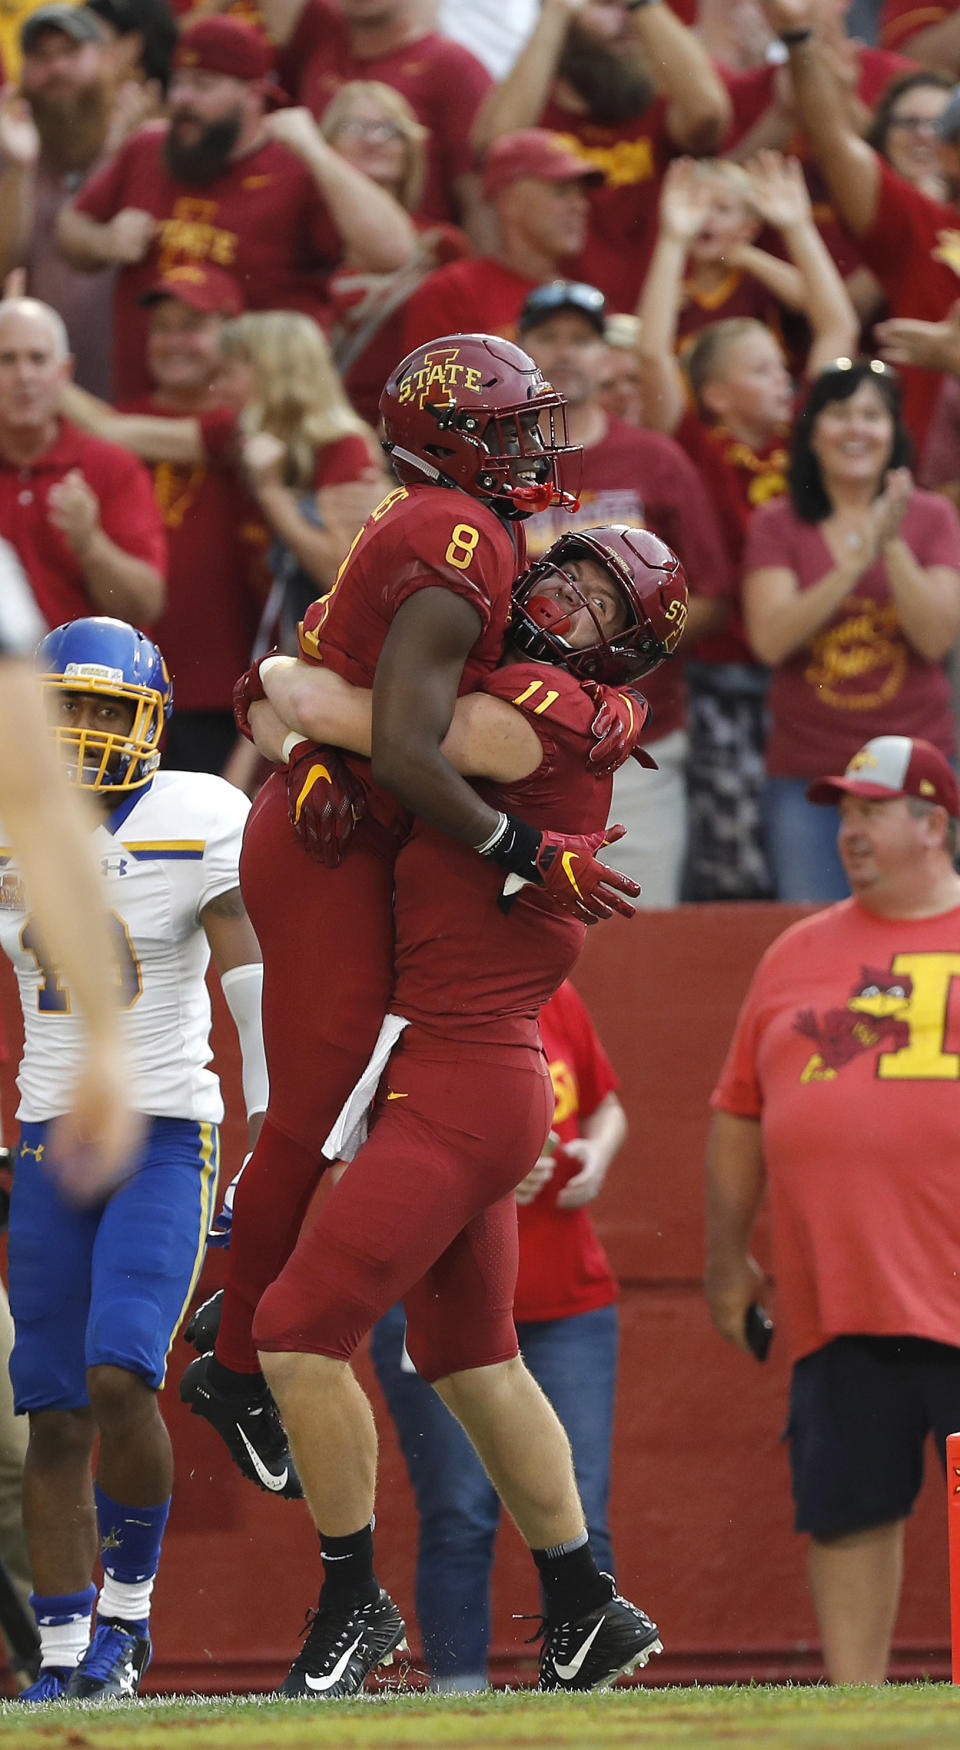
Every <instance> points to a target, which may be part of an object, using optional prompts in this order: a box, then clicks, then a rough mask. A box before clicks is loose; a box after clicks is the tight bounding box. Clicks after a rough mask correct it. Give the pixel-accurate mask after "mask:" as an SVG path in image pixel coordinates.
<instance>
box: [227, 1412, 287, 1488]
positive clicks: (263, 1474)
mask: <svg viewBox="0 0 960 1750" xmlns="http://www.w3.org/2000/svg"><path fill="white" fill-rule="evenodd" d="M236 1430H237V1433H238V1434H239V1436H240V1438H241V1440H242V1441H243V1444H244V1446H245V1447H246V1449H247V1451H248V1452H249V1454H250V1463H251V1464H252V1465H253V1468H254V1470H255V1471H256V1473H257V1476H258V1477H259V1478H260V1481H261V1482H262V1484H263V1486H264V1488H265V1489H269V1490H270V1491H271V1493H273V1494H278V1493H279V1491H280V1490H281V1489H285V1488H286V1486H287V1475H288V1471H287V1467H286V1465H284V1468H283V1470H282V1471H281V1473H280V1475H279V1476H278V1477H275V1476H274V1474H273V1472H272V1471H271V1470H268V1469H267V1467H266V1465H265V1464H264V1462H263V1459H262V1458H261V1457H260V1454H259V1452H258V1451H257V1449H256V1447H255V1446H251V1444H250V1442H249V1440H248V1439H247V1436H246V1435H245V1433H244V1432H243V1429H242V1428H241V1426H240V1424H239V1422H237V1423H236Z"/></svg>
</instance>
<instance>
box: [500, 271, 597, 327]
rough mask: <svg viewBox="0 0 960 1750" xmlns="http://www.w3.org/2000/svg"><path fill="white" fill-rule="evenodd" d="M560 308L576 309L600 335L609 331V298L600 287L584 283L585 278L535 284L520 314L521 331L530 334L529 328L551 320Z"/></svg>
mask: <svg viewBox="0 0 960 1750" xmlns="http://www.w3.org/2000/svg"><path fill="white" fill-rule="evenodd" d="M558 310H576V311H577V313H578V314H579V315H581V316H585V317H586V319H587V321H588V322H590V323H592V324H593V326H594V328H595V329H596V331H597V333H598V334H603V333H604V332H605V329H606V318H607V300H606V298H605V297H604V295H603V293H602V292H601V291H599V290H598V289H597V287H596V286H588V285H584V283H583V282H582V281H581V280H547V281H546V283H545V284H544V285H542V286H535V287H534V289H533V291H532V292H530V293H528V295H527V297H526V299H525V300H524V305H523V309H522V310H521V311H520V314H519V316H518V317H517V332H518V333H519V334H526V332H527V329H528V328H536V326H537V324H538V323H539V322H548V321H549V320H550V317H551V316H555V315H556V314H557V311H558Z"/></svg>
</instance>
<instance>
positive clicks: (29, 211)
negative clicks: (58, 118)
mask: <svg viewBox="0 0 960 1750" xmlns="http://www.w3.org/2000/svg"><path fill="white" fill-rule="evenodd" d="M39 156H40V136H39V134H38V133H37V129H36V124H35V122H34V120H33V116H32V115H31V114H30V107H29V104H28V103H27V101H26V99H25V98H23V97H20V96H18V94H17V92H16V91H11V90H10V89H9V87H8V89H7V90H6V91H4V93H3V95H2V96H0V162H2V165H3V168H2V170H0V280H4V279H6V277H7V274H8V273H9V272H10V270H11V268H14V267H19V266H20V264H21V263H22V261H23V259H24V255H25V253H26V249H27V245H28V243H29V240H30V232H31V230H32V227H33V207H34V200H35V194H36V175H37V159H38V158H39Z"/></svg>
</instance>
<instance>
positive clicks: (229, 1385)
mask: <svg viewBox="0 0 960 1750" xmlns="http://www.w3.org/2000/svg"><path fill="white" fill-rule="evenodd" d="M207 1378H208V1380H209V1381H210V1384H211V1385H212V1386H213V1389H214V1391H218V1392H220V1394H221V1396H223V1397H226V1398H259V1397H262V1396H263V1395H264V1393H265V1392H266V1389H267V1382H266V1380H265V1379H264V1377H263V1374H262V1373H260V1372H259V1371H258V1372H256V1373H234V1371H233V1368H232V1367H224V1365H223V1362H222V1361H218V1360H217V1358H216V1356H215V1355H211V1357H210V1365H209V1367H208V1368H207Z"/></svg>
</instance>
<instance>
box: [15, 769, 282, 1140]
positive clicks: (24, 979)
mask: <svg viewBox="0 0 960 1750" xmlns="http://www.w3.org/2000/svg"><path fill="white" fill-rule="evenodd" d="M129 801H130V802H132V806H131V807H130V808H129V812H126V813H124V808H125V807H126V804H122V805H121V808H120V809H119V810H117V811H115V813H114V816H113V817H112V818H113V828H112V831H111V829H110V827H108V826H107V825H98V826H97V828H96V831H95V833H94V845H95V847H96V850H97V854H98V856H99V859H100V867H101V869H102V871H103V876H104V882H105V889H106V903H107V906H108V909H109V912H110V917H111V920H112V924H113V929H114V932H115V940H116V952H117V978H118V980H119V984H120V991H121V1002H122V1003H123V1005H124V1017H123V1019H124V1025H125V1030H126V1036H127V1045H128V1049H129V1053H130V1064H131V1069H132V1072H133V1073H132V1081H131V1084H130V1103H131V1105H132V1106H133V1108H134V1110H135V1111H139V1112H145V1113H147V1114H148V1116H150V1117H158V1118H194V1119H198V1120H206V1121H208V1122H209V1123H212V1124H218V1123H219V1122H220V1120H221V1119H222V1117H223V1101H222V1099H221V1097H220V1084H219V1082H218V1080H217V1077H216V1076H215V1075H214V1073H213V1071H212V1070H211V1069H210V1068H208V1065H209V1063H210V1058H211V1055H212V1054H211V1051H210V997H209V994H208V991H207V986H206V979H205V974H206V970H207V966H208V964H209V960H210V949H209V945H208V943H207V938H206V934H205V932H204V930H203V927H202V925H201V923H200V913H201V912H202V910H203V908H204V906H205V905H207V903H208V902H209V901H210V900H211V899H216V898H217V896H218V894H222V893H227V892H229V890H230V889H231V888H233V887H237V886H238V885H239V880H240V875H239V861H240V844H241V840H242V838H243V828H244V823H245V821H246V818H247V815H248V813H249V811H250V804H249V802H248V801H247V798H246V797H245V796H244V795H243V794H242V793H241V791H239V790H237V789H235V787H234V786H233V785H232V784H228V783H226V782H225V780H224V779H223V778H215V777H212V776H211V775H209V774H208V773H206V772H163V771H161V772H158V773H157V775H156V777H155V778H154V780H153V783H152V784H151V785H150V787H149V788H148V789H146V790H141V791H136V792H134V793H133V795H132V796H131V797H130V798H129ZM0 841H2V842H0V947H2V949H3V951H4V953H5V954H6V955H7V957H8V958H9V959H10V960H11V961H12V962H13V966H14V969H15V971H16V974H17V980H18V983H19V986H20V1002H21V1005H22V1008H23V1020H24V1035H25V1038H24V1052H23V1059H22V1061H21V1064H20V1073H19V1075H18V1077H17V1086H18V1087H19V1089H20V1105H19V1107H18V1110H17V1117H18V1118H22V1119H24V1120H25V1121H26V1122H28V1123H35V1122H40V1121H42V1120H43V1119H46V1118H56V1117H59V1116H60V1114H61V1113H63V1112H65V1111H66V1110H67V1109H68V1107H69V1104H70V1094H71V1089H72V1088H73V1086H74V1084H75V1082H76V1080H77V1076H78V1074H79V1070H80V1064H81V1062H82V1059H83V1052H84V1039H83V1017H82V1015H80V1014H75V1013H73V1012H72V1005H71V997H70V991H69V989H68V988H67V986H66V985H65V984H64V983H63V981H62V979H60V978H59V977H58V976H57V972H56V969H55V968H54V967H51V966H48V965H45V964H43V962H42V961H41V959H40V957H39V953H38V948H39V944H38V942H37V939H36V934H35V930H34V928H33V925H32V920H31V916H30V901H29V895H27V894H26V893H25V892H24V886H23V882H22V880H21V878H20V875H19V872H18V870H17V868H16V864H15V862H14V859H13V853H12V850H11V849H10V847H9V846H8V845H7V844H6V842H5V839H4V834H3V828H2V826H0Z"/></svg>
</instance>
